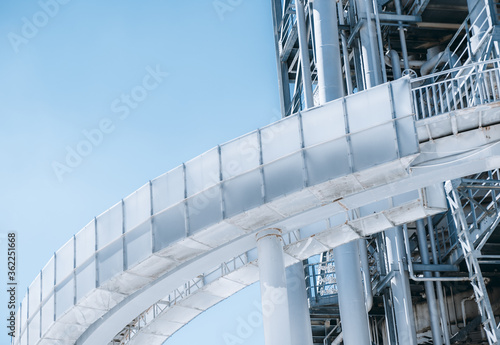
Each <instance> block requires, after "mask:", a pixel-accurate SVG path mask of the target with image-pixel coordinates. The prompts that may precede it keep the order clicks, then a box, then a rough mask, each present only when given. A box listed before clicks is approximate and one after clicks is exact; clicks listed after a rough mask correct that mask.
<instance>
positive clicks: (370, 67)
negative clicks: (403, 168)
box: [356, 0, 382, 89]
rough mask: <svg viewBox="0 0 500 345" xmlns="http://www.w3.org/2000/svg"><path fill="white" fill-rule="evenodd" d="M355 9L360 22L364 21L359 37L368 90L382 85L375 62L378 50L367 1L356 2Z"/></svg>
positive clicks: (371, 11)
mask: <svg viewBox="0 0 500 345" xmlns="http://www.w3.org/2000/svg"><path fill="white" fill-rule="evenodd" d="M356 7H357V10H358V16H359V18H360V20H364V21H365V22H364V23H363V24H362V25H361V27H360V29H359V37H360V40H361V53H362V55H363V70H364V74H365V80H366V88H367V89H369V88H371V87H374V86H377V85H379V84H380V83H382V74H381V68H380V64H379V63H378V62H377V61H378V59H379V57H378V55H379V49H378V44H377V36H376V33H375V32H376V28H375V23H374V21H373V20H372V19H371V17H372V14H373V9H372V6H371V3H370V1H368V0H356ZM361 18H362V19H361Z"/></svg>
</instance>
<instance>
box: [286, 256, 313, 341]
mask: <svg viewBox="0 0 500 345" xmlns="http://www.w3.org/2000/svg"><path fill="white" fill-rule="evenodd" d="M286 283H287V290H288V307H289V309H290V327H291V331H292V333H291V336H292V345H313V342H312V330H311V317H310V315H309V304H308V303H307V291H306V282H305V276H304V266H303V265H302V262H297V263H296V264H294V265H292V266H290V267H287V268H286Z"/></svg>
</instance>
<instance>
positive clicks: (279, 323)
mask: <svg viewBox="0 0 500 345" xmlns="http://www.w3.org/2000/svg"><path fill="white" fill-rule="evenodd" d="M256 238H257V251H258V255H259V276H260V293H261V299H262V319H263V322H264V338H265V342H266V345H291V344H292V342H291V333H290V311H289V307H288V293H287V286H286V276H285V263H284V259H283V239H282V238H281V230H280V229H266V230H262V231H259V232H258V233H257V236H256Z"/></svg>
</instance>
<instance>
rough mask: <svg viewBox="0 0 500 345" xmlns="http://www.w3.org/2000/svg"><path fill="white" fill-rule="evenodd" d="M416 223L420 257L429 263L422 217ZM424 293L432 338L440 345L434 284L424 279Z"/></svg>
mask: <svg viewBox="0 0 500 345" xmlns="http://www.w3.org/2000/svg"><path fill="white" fill-rule="evenodd" d="M416 223H417V236H418V249H419V251H420V258H421V259H422V264H424V265H428V264H430V260H429V252H428V251H427V234H426V232H425V225H424V221H423V220H422V219H419V220H417V221H416ZM431 276H432V274H431V273H430V272H424V277H425V278H430V277H431ZM424 286H425V294H426V295H427V306H428V307H429V314H430V317H431V331H432V340H433V344H434V345H438V344H439V345H442V344H443V341H442V339H441V329H440V328H441V327H440V325H439V311H438V308H437V304H436V293H435V291H434V284H433V283H432V281H424Z"/></svg>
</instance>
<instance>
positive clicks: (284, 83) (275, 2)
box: [271, 0, 291, 117]
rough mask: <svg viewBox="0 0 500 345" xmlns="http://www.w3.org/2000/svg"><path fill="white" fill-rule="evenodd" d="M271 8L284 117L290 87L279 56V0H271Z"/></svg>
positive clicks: (288, 104) (284, 66)
mask: <svg viewBox="0 0 500 345" xmlns="http://www.w3.org/2000/svg"><path fill="white" fill-rule="evenodd" d="M271 2H272V4H271V8H272V12H273V31H274V46H275V49H276V65H277V68H278V83H279V84H278V85H279V90H280V105H281V116H282V117H285V116H286V115H287V113H286V112H287V109H288V108H289V107H290V101H291V100H290V87H289V80H288V66H287V65H286V63H283V62H282V61H281V56H280V51H281V49H280V45H281V41H280V35H279V30H280V29H279V28H280V26H281V21H282V8H281V0H271Z"/></svg>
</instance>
